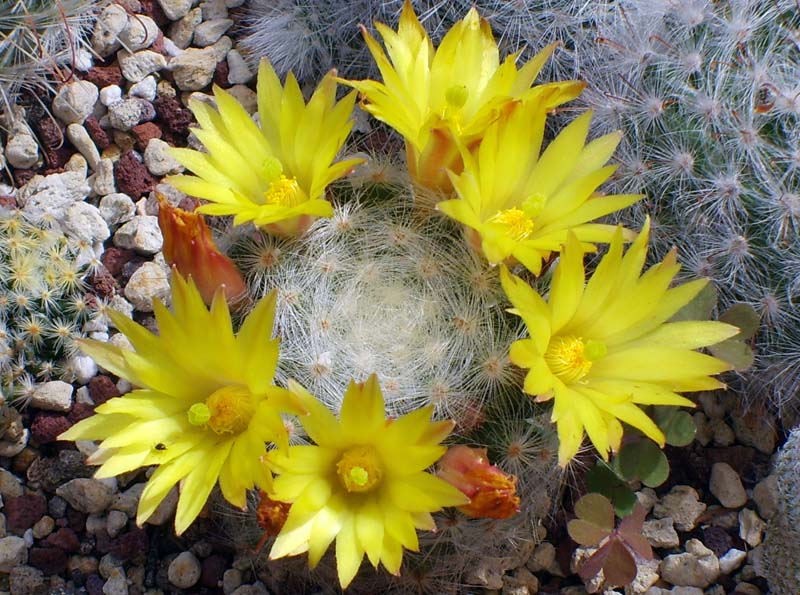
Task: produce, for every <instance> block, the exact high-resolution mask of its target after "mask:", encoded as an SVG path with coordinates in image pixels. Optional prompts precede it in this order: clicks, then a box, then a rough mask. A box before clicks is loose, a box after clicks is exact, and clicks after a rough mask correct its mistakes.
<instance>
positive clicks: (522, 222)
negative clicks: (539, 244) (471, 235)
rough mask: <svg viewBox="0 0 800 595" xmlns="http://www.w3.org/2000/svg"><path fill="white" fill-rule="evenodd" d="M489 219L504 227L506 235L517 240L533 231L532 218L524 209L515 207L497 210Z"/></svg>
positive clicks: (522, 238)
mask: <svg viewBox="0 0 800 595" xmlns="http://www.w3.org/2000/svg"><path fill="white" fill-rule="evenodd" d="M489 221H491V222H492V223H497V224H498V225H501V226H503V227H505V230H504V231H505V233H506V235H507V236H509V237H510V238H512V239H514V240H516V241H518V242H519V241H521V240H524V239H525V238H527V237H528V236H529V235H531V233H533V220H532V219H531V218H530V216H529V215H528V214H527V213H526V212H525V211H523V210H521V209H518V208H517V207H512V208H510V209H504V210H502V211H499V212H498V213H497V214H496V215H495V216H494V217H492V218H491V219H489Z"/></svg>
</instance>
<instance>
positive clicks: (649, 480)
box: [619, 440, 669, 488]
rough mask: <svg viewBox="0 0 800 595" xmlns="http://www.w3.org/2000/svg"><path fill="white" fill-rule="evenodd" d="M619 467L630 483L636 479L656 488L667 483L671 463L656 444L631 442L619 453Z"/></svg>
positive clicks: (644, 441) (646, 441) (642, 441)
mask: <svg viewBox="0 0 800 595" xmlns="http://www.w3.org/2000/svg"><path fill="white" fill-rule="evenodd" d="M619 466H620V470H621V471H622V474H623V477H625V479H627V480H628V481H634V480H636V479H639V480H641V482H642V483H643V484H644V485H646V486H647V487H650V488H654V487H657V486H660V485H661V484H662V483H664V482H665V481H667V477H669V461H667V457H666V456H665V455H664V453H663V452H662V451H661V449H660V448H659V447H658V445H657V444H656V443H655V442H651V441H649V440H639V441H636V442H629V443H628V444H626V445H625V446H623V447H622V449H621V450H620V451H619Z"/></svg>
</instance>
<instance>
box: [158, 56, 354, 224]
mask: <svg viewBox="0 0 800 595" xmlns="http://www.w3.org/2000/svg"><path fill="white" fill-rule="evenodd" d="M214 98H215V99H216V103H217V108H218V111H217V110H215V109H214V108H212V107H211V106H209V105H208V104H206V103H204V102H201V101H191V102H190V103H189V107H190V109H191V110H192V113H194V115H195V118H197V122H198V123H199V124H200V128H194V129H193V130H192V131H193V133H194V134H195V136H196V137H197V138H198V140H199V141H200V142H201V143H203V145H204V146H205V148H206V149H207V150H208V152H207V153H203V152H200V151H193V150H191V149H171V150H170V154H171V155H172V156H173V157H175V159H177V160H178V161H179V162H180V163H181V164H182V165H184V166H185V167H186V168H187V169H189V171H191V172H192V173H194V174H195V175H196V176H198V177H195V176H186V175H179V176H170V177H169V178H167V181H168V182H169V183H170V184H172V185H173V186H175V187H176V188H178V189H179V190H182V191H183V192H186V193H187V194H190V195H192V196H197V197H200V198H204V199H206V200H209V201H211V204H206V205H203V206H201V207H200V208H199V209H197V210H198V212H200V213H206V214H209V215H234V223H235V224H237V225H238V224H241V223H245V222H247V221H253V222H254V223H255V224H256V225H258V226H262V227H266V228H267V229H268V230H269V231H272V232H273V233H277V234H281V235H295V234H297V233H301V232H302V231H304V230H305V228H306V227H307V226H308V225H309V224H310V223H311V221H312V220H313V218H315V217H330V216H331V214H332V213H333V210H332V207H331V205H330V203H329V202H328V201H327V200H325V199H324V196H323V195H324V192H325V187H326V186H327V185H328V184H330V183H331V182H333V181H334V180H337V179H338V178H341V177H342V176H344V175H345V174H347V172H348V171H350V170H351V169H352V168H353V167H354V166H355V165H357V164H359V163H361V161H362V160H361V159H348V160H346V161H339V162H337V163H332V162H333V160H334V159H335V158H336V154H337V153H338V152H339V149H341V147H342V145H343V144H344V141H345V139H346V138H347V135H348V134H349V133H350V129H351V128H352V126H353V123H352V121H351V119H350V116H351V114H352V111H353V104H354V103H355V93H351V94H349V95H348V96H346V97H345V98H344V99H342V100H341V101H339V102H338V103H337V102H336V79H335V73H333V72H331V73H329V74H328V75H327V76H326V77H325V78H324V79H323V81H322V83H320V85H319V87H317V89H316V91H315V92H314V95H313V96H312V97H311V100H310V101H309V102H308V105H306V103H305V100H304V99H303V94H302V93H301V91H300V87H299V86H298V84H297V81H296V80H295V78H294V76H293V75H292V74H289V76H288V77H287V79H286V86H285V87H281V83H280V80H278V76H277V75H276V74H275V70H274V69H273V68H272V66H271V65H270V64H269V62H267V61H266V60H262V61H261V64H260V66H259V70H258V115H259V118H260V121H261V124H260V126H257V125H256V124H255V123H254V122H253V120H252V119H251V118H250V116H249V115H248V114H247V112H246V111H245V109H244V108H243V107H242V106H241V105H240V104H239V103H238V102H237V101H236V99H235V98H234V97H233V96H232V95H231V94H230V93H228V92H227V91H224V90H222V89H220V88H218V87H214Z"/></svg>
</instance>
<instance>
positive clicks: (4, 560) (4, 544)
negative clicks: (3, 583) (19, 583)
mask: <svg viewBox="0 0 800 595" xmlns="http://www.w3.org/2000/svg"><path fill="white" fill-rule="evenodd" d="M27 561H28V546H27V545H26V543H25V540H24V539H23V538H22V537H17V536H15V535H10V536H8V537H3V538H2V539H0V572H11V569H12V568H14V567H15V566H19V565H20V564H25V563H26V562H27Z"/></svg>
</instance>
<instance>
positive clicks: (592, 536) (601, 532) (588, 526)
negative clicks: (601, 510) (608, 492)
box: [567, 502, 613, 547]
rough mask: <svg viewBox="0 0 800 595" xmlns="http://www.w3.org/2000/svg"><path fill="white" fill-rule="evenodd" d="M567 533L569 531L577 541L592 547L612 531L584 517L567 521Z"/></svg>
mask: <svg viewBox="0 0 800 595" xmlns="http://www.w3.org/2000/svg"><path fill="white" fill-rule="evenodd" d="M609 504H610V502H609ZM612 514H613V509H612ZM567 533H569V536H570V537H572V539H573V540H574V541H575V542H576V543H578V544H580V545H583V546H586V547H592V546H596V545H598V544H599V543H600V542H601V541H603V540H604V539H605V538H606V537H608V535H609V533H610V531H607V530H606V529H603V528H601V527H598V526H597V525H595V524H594V523H589V522H587V521H584V520H583V519H572V520H571V521H570V522H568V523H567Z"/></svg>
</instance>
